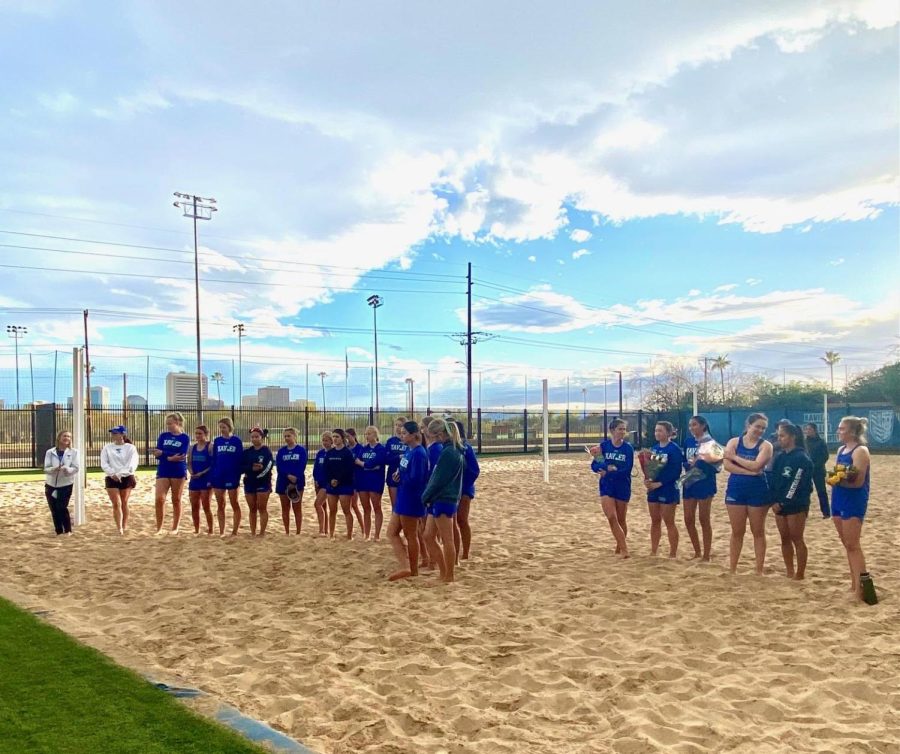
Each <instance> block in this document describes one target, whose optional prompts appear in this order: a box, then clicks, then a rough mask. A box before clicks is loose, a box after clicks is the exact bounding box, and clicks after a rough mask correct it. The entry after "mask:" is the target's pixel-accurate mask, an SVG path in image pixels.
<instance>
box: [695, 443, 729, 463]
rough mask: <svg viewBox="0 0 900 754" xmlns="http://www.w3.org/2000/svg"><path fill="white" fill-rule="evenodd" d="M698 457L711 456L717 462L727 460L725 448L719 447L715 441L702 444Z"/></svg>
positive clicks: (698, 448)
mask: <svg viewBox="0 0 900 754" xmlns="http://www.w3.org/2000/svg"><path fill="white" fill-rule="evenodd" d="M697 455H698V456H711V457H712V458H714V459H715V460H716V461H723V460H725V448H724V447H722V446H721V445H719V443H717V442H716V441H715V440H707V441H706V442H701V443H700V445H699V446H698V447H697Z"/></svg>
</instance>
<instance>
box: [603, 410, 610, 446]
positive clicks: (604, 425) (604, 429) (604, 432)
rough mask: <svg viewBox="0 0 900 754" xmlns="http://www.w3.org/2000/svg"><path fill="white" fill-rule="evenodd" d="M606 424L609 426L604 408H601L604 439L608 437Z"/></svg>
mask: <svg viewBox="0 0 900 754" xmlns="http://www.w3.org/2000/svg"><path fill="white" fill-rule="evenodd" d="M608 426H609V422H608V421H607V416H606V409H605V408H604V409H603V439H604V440H608V439H609V430H608V429H607V427H608Z"/></svg>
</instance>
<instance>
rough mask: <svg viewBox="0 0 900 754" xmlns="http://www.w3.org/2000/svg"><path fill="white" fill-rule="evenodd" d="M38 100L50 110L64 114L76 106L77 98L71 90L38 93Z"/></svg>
mask: <svg viewBox="0 0 900 754" xmlns="http://www.w3.org/2000/svg"><path fill="white" fill-rule="evenodd" d="M38 102H40V103H41V105H43V107H45V108H46V109H47V110H50V111H51V112H54V113H58V114H64V113H69V112H72V111H73V110H74V109H75V108H76V107H77V106H78V98H77V97H75V96H74V95H73V94H72V93H71V92H57V93H56V94H41V95H38Z"/></svg>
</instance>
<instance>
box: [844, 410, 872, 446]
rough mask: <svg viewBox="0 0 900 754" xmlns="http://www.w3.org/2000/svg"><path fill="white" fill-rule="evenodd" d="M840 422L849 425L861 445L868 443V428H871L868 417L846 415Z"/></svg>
mask: <svg viewBox="0 0 900 754" xmlns="http://www.w3.org/2000/svg"><path fill="white" fill-rule="evenodd" d="M840 423H841V424H846V425H847V427H848V428H849V429H850V431H851V432H853V436H854V437H855V438H856V440H857V441H858V442H859V444H860V445H865V444H866V430H867V429H868V428H869V420H868V419H866V418H864V417H859V416H845V417H844V418H843V419H841V422H840Z"/></svg>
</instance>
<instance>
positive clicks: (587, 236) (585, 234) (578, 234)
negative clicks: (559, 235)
mask: <svg viewBox="0 0 900 754" xmlns="http://www.w3.org/2000/svg"><path fill="white" fill-rule="evenodd" d="M592 237H593V233H591V232H590V231H589V230H585V229H584V228H576V229H575V230H573V231H572V232H571V233H569V238H571V239H572V240H573V241H574V242H575V243H585V242H587V241H590V240H591V238H592Z"/></svg>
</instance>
